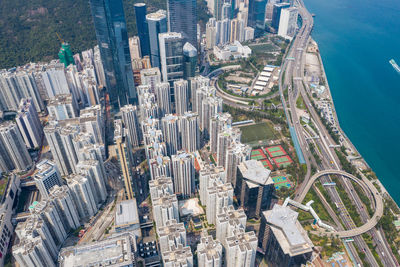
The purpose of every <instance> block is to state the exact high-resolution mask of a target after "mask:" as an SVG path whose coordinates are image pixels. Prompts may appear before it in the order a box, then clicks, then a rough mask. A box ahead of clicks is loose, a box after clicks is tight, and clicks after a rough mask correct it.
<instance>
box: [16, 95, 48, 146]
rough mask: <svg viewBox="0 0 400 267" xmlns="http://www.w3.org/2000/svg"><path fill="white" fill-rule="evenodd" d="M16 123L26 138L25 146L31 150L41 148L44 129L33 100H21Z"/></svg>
mask: <svg viewBox="0 0 400 267" xmlns="http://www.w3.org/2000/svg"><path fill="white" fill-rule="evenodd" d="M15 121H16V122H17V125H18V129H19V131H20V132H21V135H22V137H23V138H24V141H25V145H26V146H27V147H29V148H35V147H40V145H41V144H42V138H43V128H42V124H41V123H40V120H39V116H38V113H37V111H36V109H35V107H34V105H33V103H32V99H31V98H28V99H27V98H23V99H21V103H20V105H19V111H18V114H17V116H16V117H15Z"/></svg>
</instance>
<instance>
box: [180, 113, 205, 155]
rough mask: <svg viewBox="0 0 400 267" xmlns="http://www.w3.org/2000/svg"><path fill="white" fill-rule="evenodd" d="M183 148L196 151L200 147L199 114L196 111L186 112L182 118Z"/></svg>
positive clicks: (187, 150)
mask: <svg viewBox="0 0 400 267" xmlns="http://www.w3.org/2000/svg"><path fill="white" fill-rule="evenodd" d="M180 132H181V139H182V150H185V151H186V152H195V151H196V150H198V149H199V148H200V130H199V116H198V115H197V113H195V112H191V111H189V112H185V114H183V115H182V116H181V119H180Z"/></svg>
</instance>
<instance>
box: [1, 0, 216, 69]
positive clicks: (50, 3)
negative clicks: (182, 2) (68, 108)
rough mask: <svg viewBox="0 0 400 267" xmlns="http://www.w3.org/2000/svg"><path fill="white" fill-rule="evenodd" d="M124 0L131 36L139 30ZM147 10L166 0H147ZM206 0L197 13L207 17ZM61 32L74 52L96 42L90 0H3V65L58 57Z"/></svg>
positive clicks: (162, 5) (130, 1) (200, 0)
mask: <svg viewBox="0 0 400 267" xmlns="http://www.w3.org/2000/svg"><path fill="white" fill-rule="evenodd" d="M136 2H139V1H138V0H135V1H134V0H124V7H125V16H126V21H127V25H128V33H129V36H132V35H134V34H136V23H135V14H134V13H135V12H134V8H133V5H134V3H136ZM140 2H145V3H146V4H147V5H148V12H153V11H155V10H157V9H160V8H162V9H166V0H144V1H140ZM206 10H207V9H206V5H205V2H204V0H198V14H199V15H198V17H199V20H200V24H201V25H204V24H205V21H207V19H208V15H207V11H206ZM56 33H59V34H60V35H61V36H62V38H63V39H64V40H65V41H68V42H69V43H70V44H71V49H72V51H73V52H74V53H77V52H80V51H83V50H86V49H89V48H91V47H93V46H94V45H95V44H96V35H95V31H94V27H93V22H92V17H91V13H90V8H89V1H88V0H0V69H2V68H10V67H14V66H19V65H23V64H25V63H28V62H37V61H48V60H51V59H53V58H57V53H58V50H59V48H60V41H59V40H58V38H57V35H56Z"/></svg>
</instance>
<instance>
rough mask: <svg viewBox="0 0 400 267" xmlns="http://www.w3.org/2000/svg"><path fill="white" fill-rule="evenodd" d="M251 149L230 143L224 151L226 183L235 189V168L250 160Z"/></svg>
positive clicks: (236, 143)
mask: <svg viewBox="0 0 400 267" xmlns="http://www.w3.org/2000/svg"><path fill="white" fill-rule="evenodd" d="M250 154H251V147H250V146H249V145H244V144H242V143H240V142H235V143H232V144H231V145H230V146H229V147H228V149H227V151H226V159H225V165H224V167H225V171H226V181H227V182H229V183H231V184H232V185H233V188H235V187H236V176H237V167H238V166H239V164H240V163H241V162H243V161H245V160H249V159H250Z"/></svg>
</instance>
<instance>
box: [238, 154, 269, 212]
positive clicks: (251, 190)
mask: <svg viewBox="0 0 400 267" xmlns="http://www.w3.org/2000/svg"><path fill="white" fill-rule="evenodd" d="M238 169H239V172H238V173H237V178H236V187H235V195H236V197H237V199H238V202H239V205H240V206H241V207H243V209H244V211H245V212H246V214H247V216H248V217H249V218H259V217H260V216H261V211H263V210H267V209H269V208H270V206H271V199H272V194H273V192H274V188H275V187H274V182H273V181H272V178H271V177H270V173H271V171H270V170H268V169H266V168H264V166H263V164H262V163H261V162H260V161H256V160H246V161H243V162H241V163H240V164H239V166H238Z"/></svg>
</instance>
